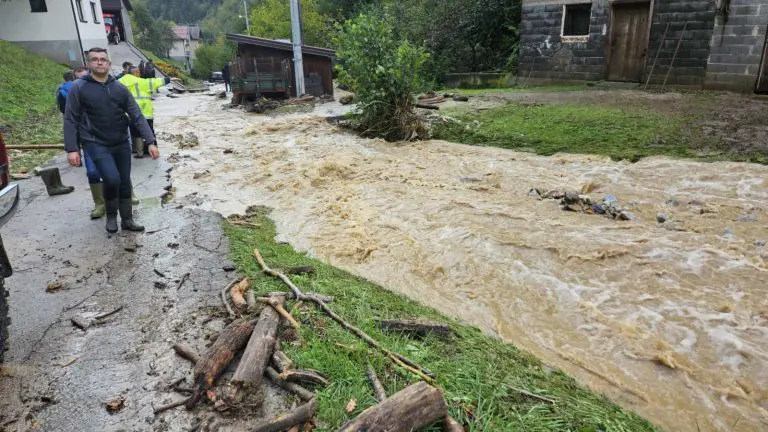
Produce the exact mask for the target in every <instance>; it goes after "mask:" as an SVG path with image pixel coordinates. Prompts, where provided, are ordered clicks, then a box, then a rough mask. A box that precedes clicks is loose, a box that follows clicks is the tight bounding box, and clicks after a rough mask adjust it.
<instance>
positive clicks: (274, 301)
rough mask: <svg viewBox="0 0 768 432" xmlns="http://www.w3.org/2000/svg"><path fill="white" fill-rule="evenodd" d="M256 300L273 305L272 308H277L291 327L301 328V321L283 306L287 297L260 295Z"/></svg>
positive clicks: (276, 310)
mask: <svg viewBox="0 0 768 432" xmlns="http://www.w3.org/2000/svg"><path fill="white" fill-rule="evenodd" d="M256 301H258V302H260V303H264V304H266V305H269V306H271V307H272V309H274V310H275V312H277V313H279V314H280V316H281V317H283V318H284V319H285V320H286V321H288V323H289V324H290V325H291V327H293V328H295V329H299V328H301V324H299V322H298V321H296V319H295V318H294V317H293V315H291V313H290V312H288V311H287V310H285V308H284V307H283V303H284V302H285V297H258V298H257V299H256Z"/></svg>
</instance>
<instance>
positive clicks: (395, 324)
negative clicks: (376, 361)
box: [380, 319, 453, 337]
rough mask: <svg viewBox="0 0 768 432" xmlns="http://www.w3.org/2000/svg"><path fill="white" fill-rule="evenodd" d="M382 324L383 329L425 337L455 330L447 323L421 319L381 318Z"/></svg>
mask: <svg viewBox="0 0 768 432" xmlns="http://www.w3.org/2000/svg"><path fill="white" fill-rule="evenodd" d="M380 324H381V329H382V330H385V331H391V332H398V333H410V334H414V335H417V336H419V337H425V336H427V335H429V334H430V333H433V334H437V335H445V334H449V333H451V332H453V330H452V329H451V328H450V327H449V326H447V325H445V324H442V323H437V322H429V321H420V320H400V319H391V320H381V321H380Z"/></svg>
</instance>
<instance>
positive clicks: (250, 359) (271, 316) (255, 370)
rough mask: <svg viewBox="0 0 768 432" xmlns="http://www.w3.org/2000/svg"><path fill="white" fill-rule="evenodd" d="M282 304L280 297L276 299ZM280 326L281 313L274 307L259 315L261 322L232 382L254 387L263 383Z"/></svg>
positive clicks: (254, 330) (249, 342)
mask: <svg viewBox="0 0 768 432" xmlns="http://www.w3.org/2000/svg"><path fill="white" fill-rule="evenodd" d="M274 300H275V301H276V302H278V304H279V305H280V306H282V303H283V302H282V301H281V299H280V297H277V298H275V299H274ZM279 326H280V314H279V313H277V311H275V309H273V308H271V307H270V308H265V309H264V310H263V311H262V312H261V315H260V316H259V322H258V323H257V324H256V327H255V328H254V329H253V333H252V334H251V338H250V339H249V340H248V346H247V347H246V348H245V352H244V353H243V358H242V359H240V364H239V365H238V366H237V370H236V371H235V375H234V376H233V377H232V383H233V384H237V385H242V384H248V385H250V386H252V387H254V388H258V387H259V385H261V381H262V379H263V376H264V369H266V367H267V363H269V359H271V358H272V353H273V352H274V351H275V342H276V341H277V329H278V327H279Z"/></svg>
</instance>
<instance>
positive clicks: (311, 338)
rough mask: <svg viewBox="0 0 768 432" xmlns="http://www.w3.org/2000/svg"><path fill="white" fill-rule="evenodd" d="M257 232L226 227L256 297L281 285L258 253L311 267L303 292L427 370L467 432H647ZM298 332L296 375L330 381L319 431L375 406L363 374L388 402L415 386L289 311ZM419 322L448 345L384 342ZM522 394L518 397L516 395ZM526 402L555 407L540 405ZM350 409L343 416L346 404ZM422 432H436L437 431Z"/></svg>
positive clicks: (529, 360) (589, 397) (529, 365)
mask: <svg viewBox="0 0 768 432" xmlns="http://www.w3.org/2000/svg"><path fill="white" fill-rule="evenodd" d="M251 222H253V223H256V224H258V225H260V228H259V229H257V230H253V229H249V228H241V227H237V226H234V225H232V224H229V223H227V222H225V226H224V229H225V232H226V234H227V235H228V237H229V239H230V248H231V255H232V259H233V261H234V262H235V263H236V265H237V267H238V269H239V271H240V273H241V274H244V275H247V276H249V277H251V278H253V286H254V287H255V289H256V290H257V292H260V293H263V292H268V291H285V290H286V287H285V286H284V285H282V284H281V283H280V282H279V281H276V280H275V279H272V278H270V277H268V276H265V275H263V274H262V273H261V271H260V268H259V266H258V264H257V263H256V262H255V260H254V259H253V250H254V248H258V249H259V250H260V251H261V253H262V255H263V256H264V259H265V260H266V262H267V264H268V265H270V266H271V267H273V268H275V269H278V270H279V269H285V268H288V267H293V266H299V265H311V266H313V267H314V268H315V269H316V271H315V273H314V274H313V275H309V276H293V277H292V279H293V280H294V282H295V283H296V284H297V285H298V286H299V287H300V288H301V289H303V290H304V291H305V292H319V293H322V294H327V295H331V296H333V297H334V302H333V303H332V306H331V307H332V308H333V309H334V311H336V312H337V313H338V314H340V315H341V316H342V317H344V318H345V319H346V320H348V321H349V322H350V323H351V324H353V325H356V326H358V327H360V328H362V329H363V330H364V331H366V332H367V333H368V334H370V335H371V336H372V337H374V338H375V339H376V340H378V341H380V342H381V343H382V344H383V345H384V346H385V347H387V348H389V349H391V350H393V351H395V352H399V353H401V354H403V355H405V356H407V357H409V358H411V359H412V360H414V361H415V362H417V363H419V364H421V365H422V366H425V367H427V368H429V369H430V370H432V371H433V372H434V373H435V374H436V376H437V381H438V382H439V384H440V386H441V387H442V388H443V389H444V390H445V392H446V400H447V401H448V404H449V406H450V411H451V414H452V415H453V416H454V417H455V418H456V419H457V420H458V421H459V422H460V423H462V424H465V425H466V426H467V430H469V431H580V432H597V431H606V432H608V431H615V432H618V431H632V432H641V431H652V430H654V428H653V427H652V426H651V425H650V424H649V423H648V422H647V421H645V420H643V419H642V418H640V417H638V416H637V415H634V414H632V413H628V412H626V411H623V410H622V409H620V408H619V407H617V406H616V405H614V404H612V403H611V402H609V401H608V400H607V399H606V398H604V397H602V396H600V395H597V394H595V393H591V392H589V391H587V390H585V389H584V388H582V387H580V386H579V385H578V384H577V383H576V382H575V381H574V380H573V379H572V378H570V377H568V376H567V375H565V374H563V373H562V372H560V371H556V370H552V369H550V368H548V367H547V366H545V365H543V364H542V363H541V362H540V361H538V360H537V359H535V358H534V357H532V356H531V355H529V354H526V353H524V352H521V351H519V350H518V349H516V348H515V347H514V346H512V345H509V344H505V343H502V342H501V341H499V340H497V339H494V338H491V337H488V336H485V335H484V334H482V333H481V332H480V331H479V330H477V329H475V328H472V327H469V326H465V325H460V324H458V323H457V322H455V321H453V320H450V319H448V318H446V317H444V316H441V315H440V314H439V313H438V312H436V311H435V310H433V309H431V308H429V307H426V306H423V305H420V304H418V303H416V302H413V301H410V300H408V299H406V298H404V297H402V296H399V295H397V294H394V293H392V292H390V291H387V290H385V289H383V288H381V287H379V286H377V285H374V284H372V283H370V282H367V281H365V280H363V279H360V278H358V277H355V276H353V275H350V274H349V273H346V272H344V271H341V270H339V269H336V268H334V267H331V266H328V265H325V264H323V263H321V262H319V261H317V260H314V259H311V258H309V257H307V256H306V255H305V254H303V253H298V252H296V251H294V250H293V249H292V248H291V247H290V246H289V245H285V244H278V243H275V241H274V240H273V239H274V237H275V228H274V225H273V223H272V222H271V221H270V220H269V219H268V217H267V213H266V211H260V212H258V213H257V214H256V215H254V216H253V217H252V219H251ZM289 306H290V309H291V311H292V313H293V314H294V316H295V317H296V319H297V320H299V321H300V322H301V323H302V328H301V330H300V332H299V335H298V336H296V337H291V335H288V334H283V335H282V336H281V341H282V349H283V350H284V351H285V352H286V353H287V354H288V355H289V357H291V359H293V360H294V362H295V363H296V364H297V365H298V367H301V368H309V369H316V370H319V371H322V372H324V373H326V374H328V376H329V378H330V381H331V385H330V386H329V387H328V388H326V389H324V390H321V391H319V392H318V402H319V410H318V414H317V416H316V419H315V421H316V423H317V426H318V430H336V429H338V427H339V426H341V425H342V424H343V423H344V422H345V421H346V420H348V419H351V418H353V417H354V416H356V415H357V414H359V413H360V412H361V411H362V410H364V409H366V408H368V407H370V406H371V405H373V404H374V403H375V401H374V397H373V394H372V391H371V389H370V386H369V384H368V382H367V379H366V375H365V367H366V366H365V365H366V363H367V362H371V363H372V364H373V366H374V367H375V368H376V370H377V372H378V375H379V377H380V379H381V380H382V383H383V384H384V387H385V388H386V390H387V394H390V395H391V394H393V393H395V392H397V391H399V390H401V389H402V388H404V387H405V386H407V385H409V384H412V383H413V382H415V380H416V378H414V376H412V375H409V374H408V373H407V372H405V371H403V370H401V369H399V368H398V367H396V366H393V365H392V364H391V363H390V362H388V361H386V360H385V359H383V358H382V356H381V355H379V354H378V353H373V352H371V351H369V349H368V347H367V345H365V344H364V343H363V342H361V341H360V340H359V339H357V338H355V337H353V336H352V335H351V334H349V333H348V332H347V331H345V330H343V329H342V328H341V327H340V326H339V325H337V324H336V323H335V322H334V321H332V320H331V319H329V318H328V317H326V316H325V315H323V314H321V313H318V312H317V311H316V310H315V309H314V308H313V307H311V306H309V305H297V304H295V303H292V304H290V305H289ZM413 317H420V318H425V319H430V320H437V321H442V322H446V323H449V324H450V325H451V327H452V328H453V329H454V330H455V335H453V336H449V337H444V338H438V337H434V336H430V337H427V338H426V339H423V340H419V339H411V338H407V337H404V336H396V335H392V334H388V333H383V332H382V331H380V330H379V328H378V326H377V320H379V319H385V318H413ZM521 390H522V391H523V392H521ZM524 392H530V393H533V394H536V395H540V396H544V397H546V398H549V399H552V400H554V401H555V402H554V403H548V402H544V401H541V400H539V399H536V398H532V397H530V396H526V395H525V394H524ZM353 398H354V399H356V400H357V408H356V409H355V410H354V411H353V412H352V413H349V414H348V413H346V411H345V406H346V405H347V402H348V401H349V400H350V399H353ZM428 430H434V431H437V430H439V429H438V428H433V429H428Z"/></svg>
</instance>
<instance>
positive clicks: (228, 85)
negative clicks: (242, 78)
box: [221, 62, 232, 92]
mask: <svg viewBox="0 0 768 432" xmlns="http://www.w3.org/2000/svg"><path fill="white" fill-rule="evenodd" d="M229 72H230V71H229V62H226V63H224V67H223V68H221V78H222V79H223V80H224V91H225V92H231V91H232V76H231V75H230V74H229Z"/></svg>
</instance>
